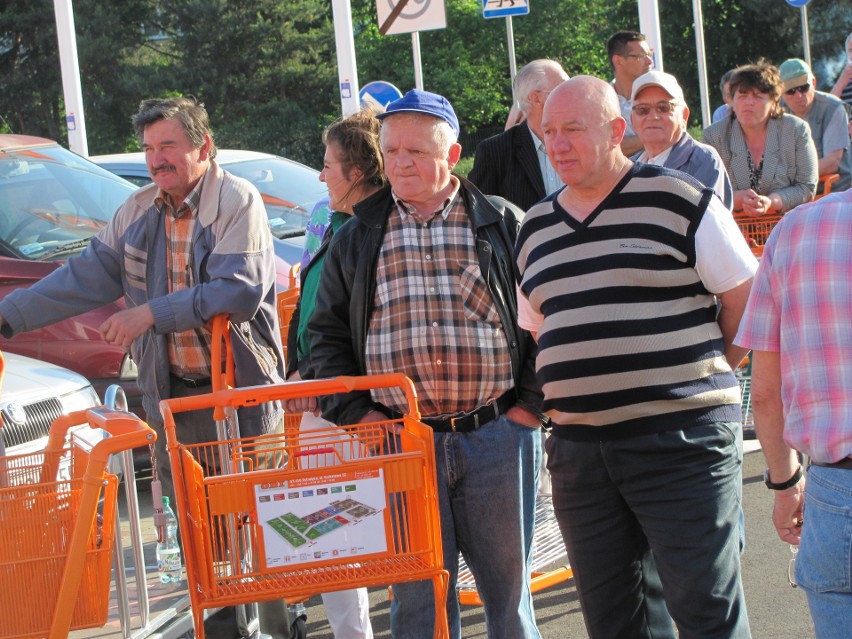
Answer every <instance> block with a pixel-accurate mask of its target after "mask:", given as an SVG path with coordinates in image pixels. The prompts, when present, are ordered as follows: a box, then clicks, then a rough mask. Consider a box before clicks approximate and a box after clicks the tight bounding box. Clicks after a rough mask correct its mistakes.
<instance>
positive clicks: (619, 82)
mask: <svg viewBox="0 0 852 639" xmlns="http://www.w3.org/2000/svg"><path fill="white" fill-rule="evenodd" d="M606 56H607V57H608V58H609V61H610V64H612V71H613V74H614V75H615V77H614V78H613V80H612V82H610V84H611V85H612V88H613V89H615V94H616V95H617V96H618V104H619V106H620V107H621V117H623V118H624V119H625V120H626V121H627V131H626V132H625V133H624V140H622V142H621V150H622V152H623V153H624V155H627V156H630V155H633V154H634V153H638V152H639V151H641V150H642V143H641V142H640V141H639V136H637V135H636V133H635V132H634V131H633V128H632V127H631V125H630V108H631V107H632V106H633V102H632V101H631V99H630V94H631V92H632V91H633V82H634V81H635V80H636V78H638V77H639V76H640V75H642V74H643V73H645V72H647V71H650V70H651V68H652V67H653V66H654V52H653V51H652V50H651V48H650V47H649V46H648V43H647V42H646V41H645V36H644V35H643V34H641V33H638V32H637V31H617V32H616V33H614V34H612V35H611V36H610V38H609V40H607V43H606Z"/></svg>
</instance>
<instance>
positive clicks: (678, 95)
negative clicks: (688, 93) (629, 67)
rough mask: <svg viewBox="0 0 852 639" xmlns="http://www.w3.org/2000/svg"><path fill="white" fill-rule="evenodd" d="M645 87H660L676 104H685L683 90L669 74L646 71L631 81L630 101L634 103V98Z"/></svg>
mask: <svg viewBox="0 0 852 639" xmlns="http://www.w3.org/2000/svg"><path fill="white" fill-rule="evenodd" d="M646 87H660V88H661V89H662V90H663V91H665V92H666V93H668V94H669V95H670V96H672V100H674V101H675V102H677V103H678V104H683V105H685V104H686V101H685V100H684V99H683V89H681V88H680V85H679V84H678V83H677V79H676V78H675V77H674V76H673V75H671V74H670V73H664V72H663V71H648V73H645V74H644V75H640V76H639V77H638V78H636V79H635V80H634V81H633V91H632V92H631V93H630V101H631V102H635V101H636V96H637V95H639V92H640V91H641V90H642V89H644V88H646Z"/></svg>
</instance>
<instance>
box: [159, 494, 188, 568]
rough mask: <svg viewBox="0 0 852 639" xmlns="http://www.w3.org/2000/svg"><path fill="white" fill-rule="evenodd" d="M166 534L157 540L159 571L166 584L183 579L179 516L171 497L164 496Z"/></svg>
mask: <svg viewBox="0 0 852 639" xmlns="http://www.w3.org/2000/svg"><path fill="white" fill-rule="evenodd" d="M163 521H164V526H163V528H164V535H163V539H162V541H157V571H158V572H159V573H160V581H161V582H162V583H164V584H170V583H175V582H178V581H180V580H181V579H183V568H182V567H181V557H180V544H178V538H177V517H175V513H174V511H173V510H172V507H171V506H170V505H169V498H168V497H163Z"/></svg>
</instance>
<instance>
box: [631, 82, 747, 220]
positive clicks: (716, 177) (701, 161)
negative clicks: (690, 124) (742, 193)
mask: <svg viewBox="0 0 852 639" xmlns="http://www.w3.org/2000/svg"><path fill="white" fill-rule="evenodd" d="M630 100H631V102H632V103H633V107H632V112H631V116H630V119H631V123H632V124H633V130H634V131H635V132H636V135H638V136H639V139H640V140H641V141H642V144H643V145H644V147H645V150H644V151H642V152H641V153H638V154H636V155H634V156H633V158H632V159H633V160H634V161H635V162H641V163H643V164H654V165H656V166H664V167H666V168H669V169H675V170H677V171H682V172H683V173H686V174H688V175H691V176H692V177H694V178H695V179H696V180H698V181H699V182H701V184H702V185H704V186H707V187H710V188H711V189H713V191H714V193H716V195H718V196H719V199H720V200H722V202H723V203H724V204H725V206H726V207H727V208H728V209H731V208H732V207H733V204H734V191H733V188H732V187H731V180H730V179H729V178H728V173H727V171H725V165H724V164H722V158H721V157H719V153H718V152H717V151H716V149H714V148H713V147H712V146H709V145H707V144H702V143H701V142H696V141H695V140H694V139H693V138H692V136H691V135H689V133H687V132H686V122H687V120H688V119H689V107H688V106H686V101H685V100H684V99H683V90H682V89H681V88H680V85H679V84H678V82H677V79H675V77H674V76H673V75H670V74H668V73H663V72H662V71H648V73H646V74H644V75H641V76H639V77H638V78H637V79H636V80H635V81H634V82H633V94H632V95H631V97H630Z"/></svg>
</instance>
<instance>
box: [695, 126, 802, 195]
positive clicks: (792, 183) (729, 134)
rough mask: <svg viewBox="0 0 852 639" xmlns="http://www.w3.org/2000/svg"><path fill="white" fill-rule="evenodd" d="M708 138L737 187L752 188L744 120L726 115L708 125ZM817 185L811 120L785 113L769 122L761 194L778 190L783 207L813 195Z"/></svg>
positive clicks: (705, 140) (705, 138) (705, 135)
mask: <svg viewBox="0 0 852 639" xmlns="http://www.w3.org/2000/svg"><path fill="white" fill-rule="evenodd" d="M704 142H705V143H707V144H709V145H710V146H712V147H713V148H715V149H716V150H717V151H718V152H719V155H720V156H721V158H722V162H724V163H725V168H726V169H728V177H729V178H731V185H732V186H733V187H734V191H742V190H745V189H748V188H749V173H748V159H747V156H748V148H747V147H746V142H745V135H744V134H743V130H742V128H741V127H740V123H739V122H737V119H736V118H735V117H733V114H732V115H731V117H728V118H725V119H724V120H720V121H719V122H716V124H711V125H710V126H708V127H707V128H706V129H704ZM816 186H817V152H816V146H814V141H813V139H811V131H810V128H809V127H808V125H807V123H806V122H804V121H803V120H800V119H799V118H797V117H796V116H795V115H789V114H787V113H785V114H784V115H782V116H781V117H780V118H769V121H768V122H767V123H766V147H765V149H764V151H763V174H762V176H761V178H760V188H758V189H757V192H758V193H760V194H761V195H769V194H770V193H776V194H778V196H779V197H780V198H781V202H782V205H783V206H782V209H781V210H782V211H789V210H790V209H792V208H794V207H797V206H799V204H803V203H805V202H809V201H810V200H812V199H813V197H814V193H815V192H816Z"/></svg>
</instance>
